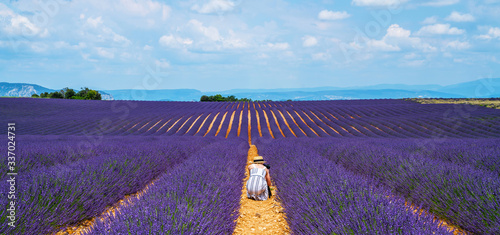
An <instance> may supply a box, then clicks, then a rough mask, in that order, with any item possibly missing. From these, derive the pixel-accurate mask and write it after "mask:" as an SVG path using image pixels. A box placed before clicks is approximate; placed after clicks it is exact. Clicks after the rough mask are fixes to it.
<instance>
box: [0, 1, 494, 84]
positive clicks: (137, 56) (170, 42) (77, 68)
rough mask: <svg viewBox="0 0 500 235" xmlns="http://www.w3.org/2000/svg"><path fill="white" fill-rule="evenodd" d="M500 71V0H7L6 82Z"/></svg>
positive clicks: (3, 6)
mask: <svg viewBox="0 0 500 235" xmlns="http://www.w3.org/2000/svg"><path fill="white" fill-rule="evenodd" d="M486 77H500V0H479V1H468V0H429V1H427V0H419V1H417V0H350V1H339V0H324V1H300V0H294V1H283V0H252V1H249V0H200V1H194V0H186V1H162V0H113V1H104V0H72V1H67V0H43V1H42V0H17V1H6V0H0V81H4V82H25V83H35V84H39V85H42V86H46V87H49V88H53V89H58V88H62V87H72V88H77V89H78V88H80V87H82V86H87V87H91V88H94V89H127V88H140V89H177V88H193V89H199V90H202V91H216V90H225V89H232V88H297V87H319V86H338V87H346V86H361V85H373V84H383V83H384V84H387V83H398V84H440V85H447V84H454V83H458V82H465V81H472V80H475V79H478V78H486Z"/></svg>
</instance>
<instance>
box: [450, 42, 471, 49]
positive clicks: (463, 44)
mask: <svg viewBox="0 0 500 235" xmlns="http://www.w3.org/2000/svg"><path fill="white" fill-rule="evenodd" d="M470 47H471V45H470V43H469V42H461V41H458V40H456V41H451V42H449V43H447V44H446V48H452V49H456V50H464V49H469V48H470Z"/></svg>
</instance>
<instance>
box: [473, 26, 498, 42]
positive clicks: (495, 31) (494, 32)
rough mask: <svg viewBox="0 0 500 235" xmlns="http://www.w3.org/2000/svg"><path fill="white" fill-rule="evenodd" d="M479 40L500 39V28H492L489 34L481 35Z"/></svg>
mask: <svg viewBox="0 0 500 235" xmlns="http://www.w3.org/2000/svg"><path fill="white" fill-rule="evenodd" d="M478 38H479V39H487V40H489V39H493V38H500V28H498V27H490V29H489V30H488V33H487V34H483V35H479V36H478Z"/></svg>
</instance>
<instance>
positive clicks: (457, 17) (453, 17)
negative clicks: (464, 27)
mask: <svg viewBox="0 0 500 235" xmlns="http://www.w3.org/2000/svg"><path fill="white" fill-rule="evenodd" d="M445 20H447V21H454V22H472V21H474V20H475V18H474V16H472V15H471V14H460V13H459V12H456V11H454V12H452V13H451V14H450V15H449V16H448V17H446V19H445Z"/></svg>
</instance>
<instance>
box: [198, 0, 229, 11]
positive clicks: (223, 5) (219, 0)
mask: <svg viewBox="0 0 500 235" xmlns="http://www.w3.org/2000/svg"><path fill="white" fill-rule="evenodd" d="M234 7H235V4H234V2H232V1H228V0H210V1H209V2H207V3H205V4H203V5H201V6H200V5H198V4H195V5H194V6H192V7H191V10H193V11H197V12H198V13H202V14H211V13H216V12H226V11H232V10H233V9H234Z"/></svg>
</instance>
